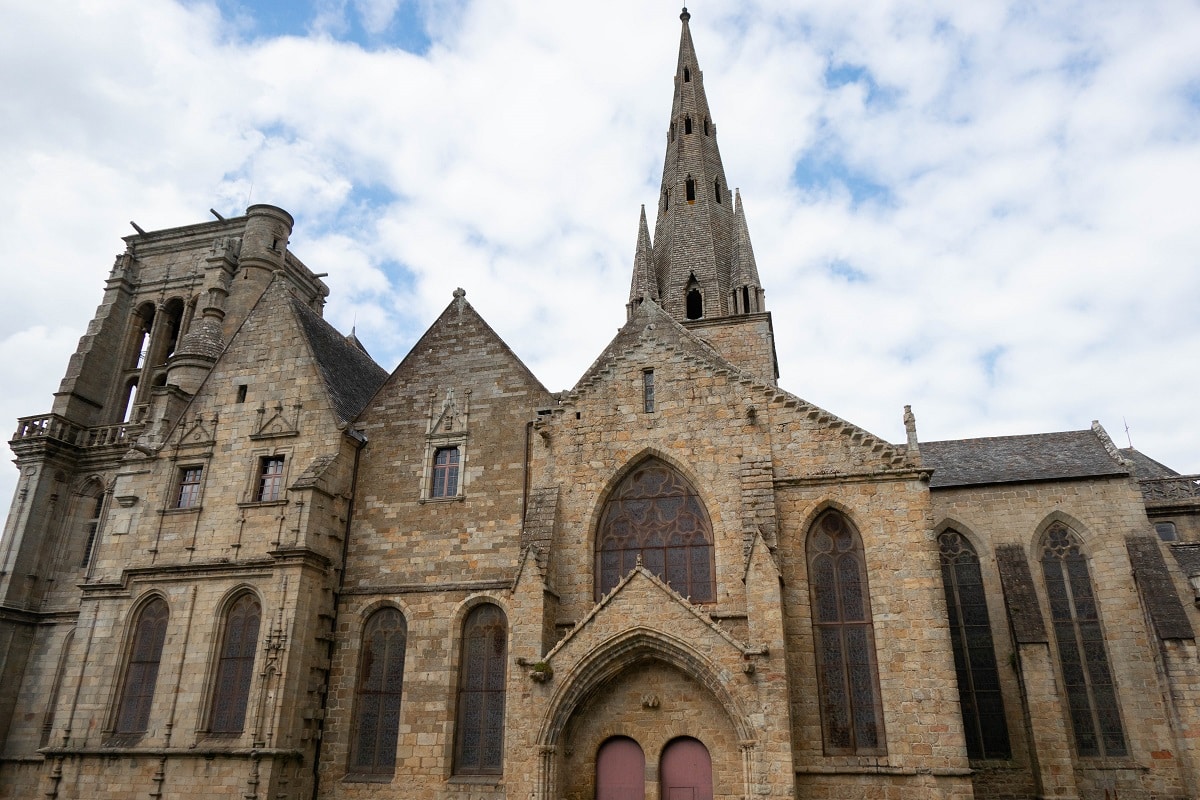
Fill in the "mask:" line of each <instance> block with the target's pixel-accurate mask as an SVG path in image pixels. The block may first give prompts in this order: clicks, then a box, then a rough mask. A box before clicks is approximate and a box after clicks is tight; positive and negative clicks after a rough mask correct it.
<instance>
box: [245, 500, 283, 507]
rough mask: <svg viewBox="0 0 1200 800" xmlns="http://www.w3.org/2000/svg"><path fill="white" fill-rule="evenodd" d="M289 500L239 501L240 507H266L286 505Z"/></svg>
mask: <svg viewBox="0 0 1200 800" xmlns="http://www.w3.org/2000/svg"><path fill="white" fill-rule="evenodd" d="M287 502H288V501H287V500H255V501H252V502H249V503H238V504H237V507H238V508H264V507H269V506H286V505H287Z"/></svg>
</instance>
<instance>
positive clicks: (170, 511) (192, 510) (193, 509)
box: [158, 504, 204, 517]
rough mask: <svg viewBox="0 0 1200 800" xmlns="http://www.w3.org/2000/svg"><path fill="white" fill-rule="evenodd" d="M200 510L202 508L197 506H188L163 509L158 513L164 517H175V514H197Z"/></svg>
mask: <svg viewBox="0 0 1200 800" xmlns="http://www.w3.org/2000/svg"><path fill="white" fill-rule="evenodd" d="M202 508H204V506H201V505H199V504H197V505H194V506H188V507H187V508H164V509H163V510H162V511H159V512H158V513H160V514H162V515H163V516H164V517H170V516H175V515H177V514H197V513H199V512H200V510H201V509H202Z"/></svg>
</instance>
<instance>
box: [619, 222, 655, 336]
mask: <svg viewBox="0 0 1200 800" xmlns="http://www.w3.org/2000/svg"><path fill="white" fill-rule="evenodd" d="M653 258H654V256H653V253H652V251H651V248H650V227H649V226H648V225H647V224H646V207H645V206H642V219H641V221H640V222H639V224H638V237H637V252H635V253H634V254H633V280H632V281H631V282H630V284H629V303H628V304H627V305H626V308H627V309H628V310H629V315H630V316H633V309H635V308H636V307H637V306H638V305H639V304H641V302H642V301H643V300H653V301H654V302H656V303H657V302H659V296H658V282H657V281H656V280H655V279H654V264H653Z"/></svg>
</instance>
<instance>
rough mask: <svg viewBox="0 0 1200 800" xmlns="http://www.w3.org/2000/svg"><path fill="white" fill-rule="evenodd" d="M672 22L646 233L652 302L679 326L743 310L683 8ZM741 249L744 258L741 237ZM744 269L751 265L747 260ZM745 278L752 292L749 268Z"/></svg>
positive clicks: (734, 223) (716, 156)
mask: <svg viewBox="0 0 1200 800" xmlns="http://www.w3.org/2000/svg"><path fill="white" fill-rule="evenodd" d="M679 18H680V19H681V20H682V21H683V31H682V33H681V36H680V39H679V60H678V62H677V64H676V67H675V95H674V98H673V99H672V101H671V119H670V124H669V126H668V128H667V153H666V158H665V160H664V163H663V177H662V188H661V191H660V193H659V198H658V215H657V219H656V221H655V227H654V249H653V262H654V277H655V279H656V281H657V284H658V293H659V297H660V298H661V299H660V301H659V302H660V304H661V305H662V307H663V308H664V309H665V310H666V311H667V313H669V314H670V315H671V316H672V317H674V318H675V319H677V320H680V321H685V320H695V319H714V318H719V317H726V316H729V315H732V314H736V313H747V311H742V310H740V306H739V305H738V304H736V303H735V301H734V288H735V285H734V277H735V268H736V264H735V259H734V252H735V249H737V246H736V245H735V242H736V240H737V237H738V234H739V231H740V230H744V223H742V225H741V227H740V228H739V223H738V220H737V219H736V218H735V215H734V204H733V197H732V194H731V192H730V190H729V183H728V182H727V181H726V179H725V168H724V167H723V166H722V164H721V152H720V150H719V149H718V148H717V126H716V125H715V124H714V123H713V120H712V115H711V114H710V113H709V108H708V98H707V96H706V95H705V93H704V75H703V73H702V72H701V71H700V65H699V62H698V61H697V59H696V48H695V46H694V45H693V44H692V34H691V30H690V29H689V27H688V20H690V19H691V15H690V14H689V13H688V11H687V9H686V8H685V9H684V10H683V13H682V14H680V15H679ZM741 250H742V251H743V252H746V253H752V251H751V250H750V248H749V238H748V236H747V238H746V241H745V246H744V247H742V248H741ZM750 264H751V266H753V255H750ZM753 272H754V273H755V277H754V284H755V287H756V288H759V287H757V283H758V279H757V269H753ZM741 285H742V286H748V285H749V284H748V283H746V284H741ZM758 299H759V302H758V304H757V307H756V308H755V310H759V311H761V310H763V309H762V303H761V296H760V297H759V298H758ZM751 307H754V306H751Z"/></svg>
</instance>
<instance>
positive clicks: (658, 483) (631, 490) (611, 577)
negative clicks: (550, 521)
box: [596, 458, 716, 603]
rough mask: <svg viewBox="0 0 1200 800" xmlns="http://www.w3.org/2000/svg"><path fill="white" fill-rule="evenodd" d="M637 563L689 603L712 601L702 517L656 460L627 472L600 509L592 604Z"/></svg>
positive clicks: (691, 493)
mask: <svg viewBox="0 0 1200 800" xmlns="http://www.w3.org/2000/svg"><path fill="white" fill-rule="evenodd" d="M639 558H640V559H641V561H642V564H643V565H645V567H646V569H648V570H650V572H652V573H653V574H655V575H657V576H658V577H660V578H662V579H663V580H664V581H665V582H666V583H668V584H670V586H671V588H673V589H674V590H675V591H677V592H679V593H680V594H681V595H684V596H685V597H688V598H690V599H691V600H692V601H693V602H697V603H711V602H713V601H714V600H715V599H716V586H715V584H716V579H715V574H714V569H713V534H712V523H711V522H710V521H709V518H708V512H707V511H706V510H705V508H704V503H703V502H702V501H701V500H700V496H699V494H697V492H696V490H695V488H694V487H693V486H692V485H691V484H690V483H689V482H688V481H687V479H686V478H684V477H683V476H682V475H680V474H679V473H678V472H677V471H676V470H674V469H672V468H671V467H670V466H669V465H667V464H666V463H665V462H663V461H661V460H659V459H656V458H651V459H648V460H646V461H644V462H643V463H642V464H640V465H638V467H637V468H635V469H634V470H633V471H632V472H630V473H629V474H628V475H627V476H626V477H625V478H624V479H623V480H622V481H621V482H620V483H619V484H618V485H617V487H616V489H614V490H613V493H612V495H611V496H610V497H609V498H608V501H607V502H606V503H605V504H604V511H603V512H602V514H601V516H600V527H599V530H598V532H597V535H596V599H599V598H601V597H602V596H604V595H605V594H607V593H608V592H609V591H611V590H612V588H613V587H614V586H616V585H617V583H619V582H620V580H621V579H622V578H623V577H625V576H626V575H628V574H629V573H630V571H631V570H633V568H634V567H635V566H636V565H637V562H638V559H639Z"/></svg>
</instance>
